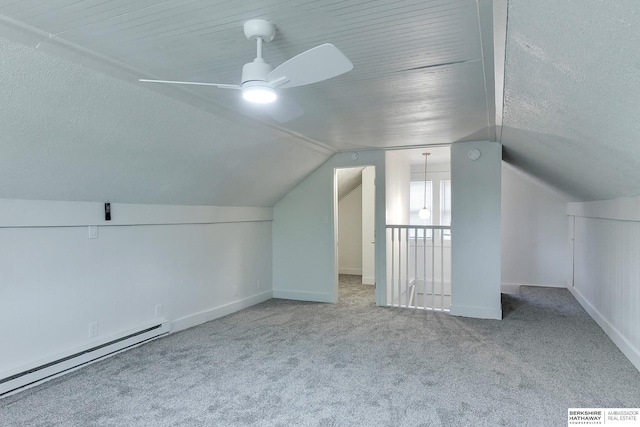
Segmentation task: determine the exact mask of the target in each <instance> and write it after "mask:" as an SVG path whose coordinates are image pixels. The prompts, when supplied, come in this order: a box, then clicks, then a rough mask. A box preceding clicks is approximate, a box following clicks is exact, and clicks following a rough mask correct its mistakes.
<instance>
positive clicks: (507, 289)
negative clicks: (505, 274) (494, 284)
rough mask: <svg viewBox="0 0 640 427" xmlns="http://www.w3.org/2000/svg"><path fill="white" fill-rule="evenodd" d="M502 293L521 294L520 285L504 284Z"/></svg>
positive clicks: (501, 289)
mask: <svg viewBox="0 0 640 427" xmlns="http://www.w3.org/2000/svg"><path fill="white" fill-rule="evenodd" d="M500 292H502V293H503V294H519V293H520V285H518V284H516V283H503V284H501V285H500Z"/></svg>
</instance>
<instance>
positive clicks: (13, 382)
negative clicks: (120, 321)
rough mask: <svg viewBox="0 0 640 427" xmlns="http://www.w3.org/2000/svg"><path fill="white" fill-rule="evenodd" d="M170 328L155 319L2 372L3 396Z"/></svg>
mask: <svg viewBox="0 0 640 427" xmlns="http://www.w3.org/2000/svg"><path fill="white" fill-rule="evenodd" d="M169 332H170V324H169V322H167V321H166V320H164V319H156V320H154V321H153V322H150V323H146V324H142V325H140V326H138V327H137V328H135V329H131V330H127V331H123V332H121V333H118V334H114V335H110V336H109V337H104V338H100V339H94V340H92V341H91V342H90V343H88V344H85V345H83V346H80V347H76V348H73V349H70V350H68V351H66V352H64V353H60V354H57V355H54V356H50V357H47V358H45V359H41V360H39V361H36V362H34V363H30V364H27V365H23V366H20V367H18V368H15V369H12V370H10V371H5V372H2V373H1V374H0V396H2V397H5V396H9V395H11V394H15V393H17V392H20V391H22V390H25V389H27V388H30V387H33V386H35V385H38V384H41V383H43V382H44V381H48V380H51V379H53V378H57V377H59V376H62V375H64V374H66V373H69V372H73V371H76V370H78V369H80V368H82V367H84V366H86V365H89V364H91V363H94V362H97V361H98V360H102V359H104V358H106V357H109V356H112V355H114V354H117V353H121V352H123V351H126V350H128V349H130V348H133V347H137V346H139V345H142V344H144V343H146V342H148V341H151V340H153V339H156V338H159V337H162V336H165V335H167V334H168V333H169Z"/></svg>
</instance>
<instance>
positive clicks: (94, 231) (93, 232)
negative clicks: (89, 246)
mask: <svg viewBox="0 0 640 427" xmlns="http://www.w3.org/2000/svg"><path fill="white" fill-rule="evenodd" d="M89 238H90V239H97V238H98V226H97V225H90V226H89Z"/></svg>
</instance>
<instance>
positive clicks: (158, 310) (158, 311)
mask: <svg viewBox="0 0 640 427" xmlns="http://www.w3.org/2000/svg"><path fill="white" fill-rule="evenodd" d="M156 317H162V304H156Z"/></svg>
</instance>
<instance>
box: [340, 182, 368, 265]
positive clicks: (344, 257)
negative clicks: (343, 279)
mask: <svg viewBox="0 0 640 427" xmlns="http://www.w3.org/2000/svg"><path fill="white" fill-rule="evenodd" d="M338 272H339V273H340V274H356V275H362V185H359V186H357V187H356V188H355V189H354V190H353V191H352V192H351V193H349V194H347V195H346V196H344V197H343V198H342V200H339V201H338Z"/></svg>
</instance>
